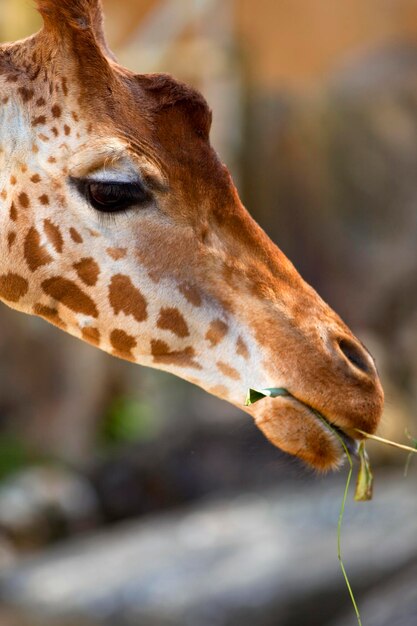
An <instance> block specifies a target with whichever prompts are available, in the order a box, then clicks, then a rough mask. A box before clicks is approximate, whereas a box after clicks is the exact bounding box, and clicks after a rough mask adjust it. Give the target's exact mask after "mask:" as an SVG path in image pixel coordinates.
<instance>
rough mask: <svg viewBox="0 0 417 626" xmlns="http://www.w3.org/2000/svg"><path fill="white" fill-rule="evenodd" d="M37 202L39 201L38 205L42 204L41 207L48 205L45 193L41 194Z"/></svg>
mask: <svg viewBox="0 0 417 626" xmlns="http://www.w3.org/2000/svg"><path fill="white" fill-rule="evenodd" d="M39 200H40V203H41V204H43V205H47V204H49V197H48V196H47V195H46V193H44V194H42V195H41V196H40V197H39Z"/></svg>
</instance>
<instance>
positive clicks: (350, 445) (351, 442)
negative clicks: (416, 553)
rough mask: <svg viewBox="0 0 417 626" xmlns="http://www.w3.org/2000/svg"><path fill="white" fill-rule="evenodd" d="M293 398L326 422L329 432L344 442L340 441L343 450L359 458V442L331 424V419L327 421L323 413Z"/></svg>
mask: <svg viewBox="0 0 417 626" xmlns="http://www.w3.org/2000/svg"><path fill="white" fill-rule="evenodd" d="M293 398H294V399H295V400H297V402H299V403H300V404H302V405H303V406H305V407H307V408H308V409H310V411H311V412H312V413H313V414H314V415H315V416H316V417H317V419H318V420H320V421H321V422H322V423H323V422H325V423H326V424H327V427H328V429H329V431H331V432H332V434H333V436H335V437H336V438H339V439H341V440H342V441H340V444H341V446H342V448H343V447H345V448H346V450H347V451H348V453H349V454H350V455H351V456H353V457H355V458H358V457H359V441H358V440H357V439H353V437H351V436H350V435H348V434H347V433H346V432H345V431H344V430H343V429H342V428H340V426H337V425H336V424H334V423H333V422H331V421H330V420H329V419H327V417H325V415H323V413H320V412H319V411H317V409H314V408H313V407H312V406H310V405H309V404H306V403H305V402H302V401H301V400H298V398H296V397H295V396H293ZM342 442H343V444H344V446H343V444H342ZM346 450H345V449H344V452H345V454H346Z"/></svg>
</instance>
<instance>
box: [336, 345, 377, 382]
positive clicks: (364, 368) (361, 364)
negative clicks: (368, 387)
mask: <svg viewBox="0 0 417 626" xmlns="http://www.w3.org/2000/svg"><path fill="white" fill-rule="evenodd" d="M338 346H339V348H340V351H341V352H342V353H343V354H344V356H345V357H346V358H347V360H348V361H349V363H350V364H351V365H353V366H354V367H356V368H357V369H359V370H361V372H363V373H364V374H368V375H370V376H372V375H374V374H375V366H374V364H373V360H372V357H371V355H370V354H369V353H368V352H367V351H366V350H365V348H362V346H361V345H359V344H357V343H356V342H354V341H352V340H351V339H346V338H344V339H340V340H339V341H338Z"/></svg>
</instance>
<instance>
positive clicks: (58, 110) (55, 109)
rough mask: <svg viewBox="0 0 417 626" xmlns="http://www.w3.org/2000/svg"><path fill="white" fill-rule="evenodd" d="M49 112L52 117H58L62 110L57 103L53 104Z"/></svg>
mask: <svg viewBox="0 0 417 626" xmlns="http://www.w3.org/2000/svg"><path fill="white" fill-rule="evenodd" d="M51 113H52V117H54V118H55V119H56V118H58V117H61V114H62V111H61V107H60V106H59V104H54V106H53V107H52V109H51Z"/></svg>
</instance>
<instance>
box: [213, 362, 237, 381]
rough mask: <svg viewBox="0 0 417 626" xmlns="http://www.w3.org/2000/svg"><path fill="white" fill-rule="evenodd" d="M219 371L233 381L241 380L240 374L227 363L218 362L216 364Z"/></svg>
mask: <svg viewBox="0 0 417 626" xmlns="http://www.w3.org/2000/svg"><path fill="white" fill-rule="evenodd" d="M216 365H217V367H218V369H219V370H220V371H221V373H222V374H223V375H224V376H227V378H231V379H232V380H240V374H239V372H238V371H237V370H235V368H234V367H232V366H231V365H228V364H227V363H223V361H217V363H216Z"/></svg>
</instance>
